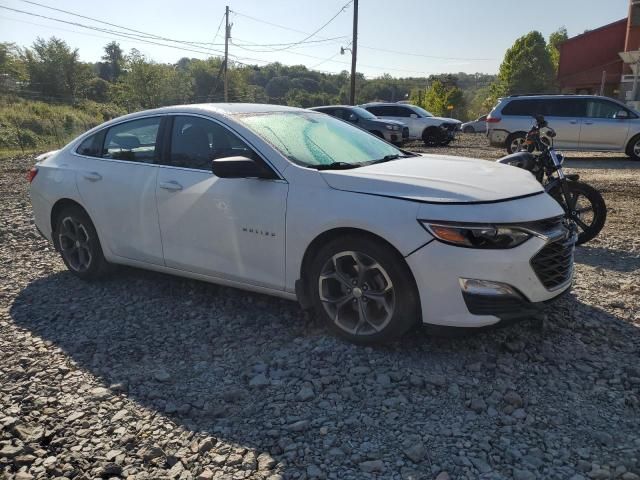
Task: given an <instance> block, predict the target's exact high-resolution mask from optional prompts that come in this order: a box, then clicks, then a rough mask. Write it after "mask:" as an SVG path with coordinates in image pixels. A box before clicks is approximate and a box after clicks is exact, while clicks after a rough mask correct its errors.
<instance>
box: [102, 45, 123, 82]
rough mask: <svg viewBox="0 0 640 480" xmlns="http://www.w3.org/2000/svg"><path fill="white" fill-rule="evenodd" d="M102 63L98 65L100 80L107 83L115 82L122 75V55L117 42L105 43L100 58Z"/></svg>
mask: <svg viewBox="0 0 640 480" xmlns="http://www.w3.org/2000/svg"><path fill="white" fill-rule="evenodd" d="M102 60H103V61H104V63H101V64H100V78H102V79H103V80H106V81H108V82H111V83H114V82H117V81H118V79H119V78H120V75H122V66H123V64H124V55H123V52H122V49H121V48H120V44H119V43H118V42H115V41H113V42H110V43H107V44H106V45H105V47H104V55H103V56H102Z"/></svg>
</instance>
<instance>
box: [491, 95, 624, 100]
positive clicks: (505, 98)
mask: <svg viewBox="0 0 640 480" xmlns="http://www.w3.org/2000/svg"><path fill="white" fill-rule="evenodd" d="M557 98H587V99H589V98H603V99H607V100H616V99H615V98H611V97H604V96H601V95H553V94H541V95H511V96H509V97H503V98H502V100H521V99H524V100H527V99H541V100H553V99H557Z"/></svg>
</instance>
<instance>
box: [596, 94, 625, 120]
mask: <svg viewBox="0 0 640 480" xmlns="http://www.w3.org/2000/svg"><path fill="white" fill-rule="evenodd" d="M620 110H625V109H624V108H623V107H622V106H621V105H618V104H617V103H613V102H608V101H607V100H600V99H594V100H588V101H587V115H586V116H587V117H589V118H615V115H616V113H618V112H619V111H620Z"/></svg>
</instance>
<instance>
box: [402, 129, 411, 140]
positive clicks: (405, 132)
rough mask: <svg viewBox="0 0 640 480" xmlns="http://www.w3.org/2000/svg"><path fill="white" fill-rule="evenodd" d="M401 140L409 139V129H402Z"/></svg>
mask: <svg viewBox="0 0 640 480" xmlns="http://www.w3.org/2000/svg"><path fill="white" fill-rule="evenodd" d="M402 138H409V127H402Z"/></svg>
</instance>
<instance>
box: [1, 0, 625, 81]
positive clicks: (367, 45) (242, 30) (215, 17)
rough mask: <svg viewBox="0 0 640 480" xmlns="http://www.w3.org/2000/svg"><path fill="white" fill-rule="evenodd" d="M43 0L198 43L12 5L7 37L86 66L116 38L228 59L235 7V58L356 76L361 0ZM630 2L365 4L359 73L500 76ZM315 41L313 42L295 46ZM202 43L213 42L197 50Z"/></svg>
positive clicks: (4, 28)
mask: <svg viewBox="0 0 640 480" xmlns="http://www.w3.org/2000/svg"><path fill="white" fill-rule="evenodd" d="M29 1H31V0H29ZM33 1H35V2H36V3H39V4H41V5H45V6H48V7H54V8H57V9H62V10H67V11H69V12H72V13H75V14H79V15H84V16H86V17H92V18H95V19H97V20H99V21H101V22H108V23H111V24H113V25H116V26H117V27H126V28H129V29H134V30H137V31H138V32H143V33H144V34H150V35H153V36H160V37H164V38H165V39H172V40H179V41H180V42H190V44H188V45H187V44H185V43H176V42H170V41H168V40H158V39H157V38H155V39H153V38H151V37H149V36H147V37H145V38H146V40H148V41H150V42H156V43H161V44H164V45H156V44H152V43H145V42H142V41H140V40H139V38H138V39H132V38H122V37H119V36H117V35H115V34H114V33H111V32H101V31H95V30H91V29H86V28H83V27H81V26H79V25H71V24H65V23H60V22H56V21H52V20H50V19H44V18H41V17H35V16H33V15H28V14H25V13H19V12H15V11H11V10H7V9H5V8H0V41H2V42H14V43H16V44H18V45H20V46H29V45H31V44H32V43H33V41H34V40H35V39H36V37H38V36H40V37H44V38H48V37H51V36H56V37H58V38H62V39H63V40H65V41H66V42H67V43H68V44H69V45H70V46H71V47H73V48H78V49H79V54H80V58H81V59H82V60H83V61H87V62H95V61H98V60H99V58H100V57H101V56H102V55H103V53H104V52H103V50H102V49H103V47H104V45H105V44H106V43H108V42H109V41H111V40H116V41H117V42H119V43H120V46H121V47H122V48H123V50H125V51H129V50H130V49H131V48H136V49H138V50H140V51H141V52H142V53H143V54H145V55H146V56H148V57H149V58H150V59H152V60H155V61H157V62H162V63H175V62H176V61H177V60H178V59H179V58H181V57H184V56H187V57H191V58H206V57H208V56H211V55H220V54H221V53H218V52H222V51H223V50H224V46H223V42H224V26H222V27H221V28H220V29H219V30H218V27H219V26H220V25H221V20H222V18H223V14H224V9H225V5H228V6H229V8H230V9H231V12H232V13H231V14H230V22H231V23H232V24H233V26H232V29H231V37H232V39H231V42H232V43H231V45H230V46H229V54H230V59H232V60H234V59H235V60H237V61H239V62H244V63H249V64H258V65H264V64H266V63H268V62H275V61H278V62H281V63H283V64H286V65H301V64H302V65H306V66H307V67H308V68H313V69H315V70H321V71H327V72H340V71H342V70H350V65H351V55H350V53H349V52H348V51H346V52H345V54H344V55H341V54H340V47H341V46H343V47H345V48H348V47H349V46H350V42H351V31H352V22H353V3H347V2H348V0H226V1H225V0H179V1H176V0H172V1H163V0H103V1H100V2H97V1H90V0H85V1H80V0H33ZM345 5H346V7H345ZM628 5H629V0H535V1H534V2H531V1H528V0H527V1H525V0H360V7H359V22H358V25H359V27H358V29H359V33H358V58H357V60H358V72H361V73H363V74H365V76H367V77H377V76H380V75H383V74H385V73H387V74H390V75H392V76H395V77H411V76H426V75H430V74H434V73H445V72H467V73H476V72H481V73H496V72H497V71H498V68H499V66H500V62H501V61H502V58H503V56H504V53H505V51H506V50H507V49H508V48H509V47H510V46H511V45H512V44H513V42H514V41H515V40H516V38H518V37H519V36H521V35H523V34H525V33H527V32H529V31H531V30H538V31H540V32H542V34H543V35H544V36H545V37H548V35H549V34H550V33H551V32H553V31H555V30H557V29H558V28H559V27H561V26H565V27H566V28H567V30H568V32H569V36H575V35H578V34H580V33H583V32H584V31H585V30H587V29H594V28H598V27H600V26H602V25H606V24H607V23H610V22H613V21H616V20H619V19H621V18H624V17H626V15H627V10H628ZM0 7H8V8H12V9H17V10H22V11H25V12H29V13H31V14H38V15H43V16H47V17H53V18H57V19H60V20H64V21H67V22H72V23H76V24H82V25H85V26H91V27H97V28H102V29H107V30H112V31H119V32H124V33H127V34H129V35H138V36H140V35H141V34H140V33H134V32H131V30H124V31H123V30H121V29H120V28H117V27H114V26H109V25H105V24H104V23H99V22H96V21H93V20H88V19H84V18H79V17H77V16H72V15H69V14H67V13H62V12H59V11H54V10H51V9H47V8H43V7H41V6H38V5H34V4H33V3H28V2H27V1H25V0H0ZM343 7H344V8H343ZM336 14H337V16H336V17H335V19H334V20H333V21H331V22H330V23H329V24H328V25H327V26H326V27H325V28H323V29H322V30H320V31H319V32H318V33H317V34H316V35H314V36H311V37H309V34H311V33H314V32H315V31H316V30H318V29H319V28H320V27H322V26H323V25H324V24H326V23H327V22H328V21H329V20H330V19H331V18H332V17H334V16H335V15H336ZM265 22H266V23H265ZM276 25H277V26H276ZM282 27H285V28H282ZM216 33H217V35H216ZM307 37H309V38H308V39H307V40H306V43H301V44H299V45H295V46H293V47H292V46H291V44H292V43H295V42H300V41H302V40H305V39H306V38H307ZM197 42H204V43H207V44H209V45H202V44H196V45H194V44H193V43H197ZM210 44H213V45H210ZM274 44H285V45H281V46H278V45H274ZM286 44H289V45H286ZM166 45H171V46H166ZM186 49H189V50H194V51H187V50H186ZM205 50H208V52H207V51H205ZM274 50H276V51H274Z"/></svg>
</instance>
